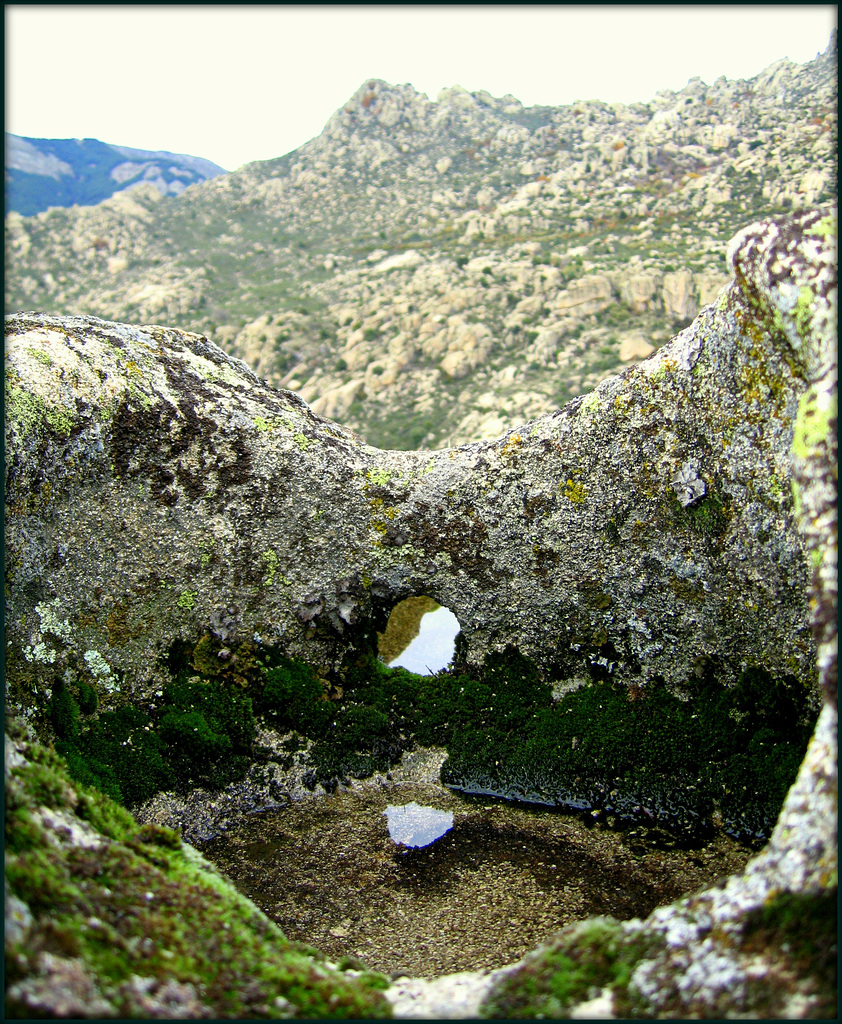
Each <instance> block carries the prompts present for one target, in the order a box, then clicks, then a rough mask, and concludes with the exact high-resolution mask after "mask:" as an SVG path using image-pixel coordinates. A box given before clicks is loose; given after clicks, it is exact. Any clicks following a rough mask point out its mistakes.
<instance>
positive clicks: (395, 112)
mask: <svg viewBox="0 0 842 1024" xmlns="http://www.w3.org/2000/svg"><path fill="white" fill-rule="evenodd" d="M835 71H836V53H835V40H832V41H831V45H830V46H829V47H828V48H827V50H826V51H825V53H824V54H822V55H820V56H819V57H818V58H817V59H816V60H815V61H812V62H810V63H809V64H805V65H795V64H792V63H791V62H788V61H779V62H777V63H776V64H774V65H772V66H771V67H770V68H767V69H766V70H765V71H763V72H762V73H761V74H760V75H758V76H756V77H755V78H754V79H751V80H749V81H728V80H727V79H724V78H721V79H718V80H717V82H715V83H714V85H712V86H707V85H705V83H703V82H701V80H699V79H692V80H691V81H690V82H688V84H687V86H685V88H684V89H682V90H680V91H679V92H672V91H670V90H661V91H660V92H659V93H657V94H656V96H655V97H654V98H653V100H652V101H651V102H650V103H648V104H644V103H639V104H631V105H628V106H627V105H623V104H614V105H610V104H607V103H603V102H602V101H595V100H591V101H581V102H578V103H575V104H571V105H567V106H563V107H524V106H523V105H522V104H520V103H519V101H517V100H516V99H515V98H514V97H512V96H510V95H507V96H504V97H502V98H494V97H492V96H490V94H488V93H485V92H476V93H469V92H468V91H467V90H465V89H462V88H461V87H458V86H456V87H453V88H450V89H445V90H442V92H441V93H440V94H439V96H438V98H437V99H436V100H430V99H429V98H428V97H427V96H426V95H424V94H423V93H419V92H418V91H417V90H415V89H414V88H413V87H412V86H409V85H397V86H394V85H389V84H388V83H385V82H382V81H380V80H377V79H367V80H365V81H364V82H363V83H362V85H361V86H360V88H359V89H357V91H356V92H355V93H354V94H353V96H352V97H351V98H350V99H349V100H347V101H346V102H345V103H344V104H343V105H342V106H341V107H340V108H339V109H338V110H337V111H336V112H335V113H334V114H333V115H332V116H331V118H330V119H329V120H328V122H327V124H326V126H325V129H324V130H323V132H322V133H321V134H320V135H319V136H316V137H315V138H314V139H312V140H310V141H309V142H307V143H305V144H304V145H303V146H302V147H300V148H299V149H298V150H295V151H293V152H292V153H288V154H286V155H284V156H282V157H279V158H277V159H275V160H269V161H261V162H256V163H252V164H247V165H245V166H244V167H242V168H240V169H239V170H237V171H235V172H232V173H230V174H226V175H223V176H219V177H217V178H214V179H212V180H210V181H207V182H205V183H203V184H202V185H199V186H197V187H196V188H193V189H190V190H189V191H188V192H186V193H184V194H183V195H181V196H178V197H172V198H171V197H166V198H161V197H160V194H158V193H154V194H153V192H152V191H151V190H150V189H148V188H146V189H143V188H139V189H134V190H133V191H131V192H125V193H123V194H122V195H121V196H118V197H114V198H112V199H109V200H107V201H106V202H105V203H102V204H100V205H99V206H97V207H91V208H87V209H84V210H77V211H66V210H53V211H50V212H49V213H47V214H40V215H39V216H37V217H35V218H31V219H24V218H20V217H16V216H14V215H11V216H10V217H9V218H7V265H8V266H10V267H12V268H13V271H12V274H11V275H10V279H8V280H7V293H6V304H7V308H8V309H15V308H17V309H43V310H49V311H53V312H83V313H89V314H91V315H95V316H102V317H105V318H108V319H118V320H124V321H126V322H134V323H138V322H153V321H154V322H161V323H167V324H168V325H172V326H179V327H182V328H184V329H187V330H191V331H198V332H201V333H205V334H207V335H208V337H210V338H212V339H213V340H214V341H216V342H217V343H218V344H220V345H221V346H222V347H223V348H224V349H226V351H229V352H231V353H232V354H235V355H238V356H240V357H242V358H244V359H245V360H246V361H247V362H248V363H249V364H250V365H251V366H253V367H254V369H255V370H256V372H257V373H258V374H259V375H260V376H262V377H264V378H265V379H267V380H269V381H270V382H271V383H273V384H275V385H276V386H281V387H287V388H290V389H291V390H294V391H297V392H299V393H300V394H301V395H302V397H303V398H304V399H305V400H306V401H308V402H311V403H313V406H314V409H315V410H316V411H317V412H319V413H321V414H323V415H327V416H329V417H331V418H334V419H336V420H338V421H339V422H341V423H343V424H344V425H346V426H348V427H350V428H352V429H354V430H356V431H358V432H360V433H362V434H363V435H364V436H366V438H367V439H369V440H370V441H371V442H372V443H374V444H377V445H378V446H380V447H417V446H424V447H438V446H441V445H442V444H446V443H448V442H458V441H462V440H471V439H474V438H482V437H492V436H497V435H499V434H500V433H501V432H503V431H504V430H505V429H507V428H509V427H511V426H513V425H515V424H517V423H519V422H523V421H525V420H527V419H531V418H533V417H535V416H538V415H541V414H542V413H544V412H546V411H548V410H549V409H551V408H556V407H558V406H559V405H562V404H563V403H564V402H566V401H568V400H569V399H570V398H573V397H575V396H576V395H578V394H582V393H584V392H585V391H587V390H589V389H590V388H592V387H593V386H595V384H596V383H598V381H599V380H601V379H603V378H604V377H605V376H606V375H609V374H610V373H614V372H618V371H619V370H620V369H622V368H623V366H625V365H628V363H629V362H630V361H633V360H634V359H638V358H642V357H644V356H645V355H648V354H650V353H651V352H652V351H654V350H655V349H656V348H658V347H659V346H660V345H661V344H663V343H664V342H665V341H666V340H667V339H668V338H669V336H670V333H671V332H672V331H673V330H674V329H675V328H676V327H680V326H682V325H683V324H686V323H688V322H689V321H690V320H692V318H693V317H694V316H695V314H696V313H697V312H698V310H699V308H700V307H701V306H703V305H705V304H706V303H708V302H710V301H712V300H713V299H714V298H715V297H716V294H717V292H718V290H719V289H720V288H721V287H722V285H724V284H725V283H726V282H727V279H728V273H727V266H726V263H725V260H724V257H723V253H724V251H725V247H726V245H727V242H728V241H729V239H730V238H731V237H732V235H733V234H734V233H735V232H736V231H737V230H738V229H739V228H740V227H742V226H743V225H744V224H745V223H747V222H749V221H750V220H752V219H755V218H758V217H762V216H770V215H781V214H784V213H789V212H793V211H795V210H798V209H802V208H805V207H813V206H819V207H823V206H829V205H831V204H832V203H833V202H834V201H835V169H836V156H835V154H836V82H835Z"/></svg>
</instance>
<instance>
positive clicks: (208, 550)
mask: <svg viewBox="0 0 842 1024" xmlns="http://www.w3.org/2000/svg"><path fill="white" fill-rule="evenodd" d="M213 544H214V540H213V537H211V538H210V539H209V540H207V541H205V543H204V544H200V545H199V564H200V565H201V567H202V568H203V569H207V567H208V566H209V565H210V563H211V559H212V558H213Z"/></svg>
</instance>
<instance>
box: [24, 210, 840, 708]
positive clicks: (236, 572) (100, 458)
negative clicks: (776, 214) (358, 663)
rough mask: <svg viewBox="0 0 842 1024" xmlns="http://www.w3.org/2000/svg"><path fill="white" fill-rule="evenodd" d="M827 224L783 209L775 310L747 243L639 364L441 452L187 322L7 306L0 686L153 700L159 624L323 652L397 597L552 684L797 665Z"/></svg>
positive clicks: (161, 634)
mask: <svg viewBox="0 0 842 1024" xmlns="http://www.w3.org/2000/svg"><path fill="white" fill-rule="evenodd" d="M829 223H831V222H830V221H828V220H826V219H825V220H820V219H819V218H818V216H810V215H803V216H801V217H800V218H799V219H797V220H796V221H795V222H793V223H792V224H791V225H789V226H788V227H787V228H786V230H787V232H789V234H788V236H787V237H791V238H792V239H793V241H792V253H791V254H790V253H788V254H787V259H788V260H789V262H790V263H791V265H792V266H791V269H790V270H788V274H789V279H790V280H792V281H795V282H797V284H793V285H792V287H793V288H797V289H800V290H798V291H797V292H796V293H795V298H792V297H791V296H790V294H789V292H787V293H786V295H787V296H788V298H786V301H787V302H788V301H790V299H791V300H792V302H793V303H794V306H793V310H794V312H791V313H789V314H786V315H785V316H786V317H788V318H789V319H788V320H786V319H785V320H782V321H781V323H780V324H779V323H778V322H777V321H776V319H775V317H776V316H777V317H778V318H779V319H780V316H782V315H784V314H780V313H777V314H776V313H775V310H778V309H779V307H780V301H783V300H780V301H778V305H775V300H774V299H773V298H772V296H774V295H775V294H776V293H775V292H774V291H773V290H772V291H770V288H769V285H768V282H767V281H766V279H765V278H764V276H763V275H764V274H766V273H768V269H767V268H765V265H764V267H761V268H758V269H757V270H755V269H753V264H751V263H747V262H746V261H747V260H748V259H749V255H748V253H747V252H746V251H745V250H744V249H743V248H742V247H741V246H737V247H736V248H735V249H734V251H733V253H732V261H733V263H734V265H735V266H736V267H737V268H738V270H739V272H740V274H741V275H745V276H741V278H740V280H739V281H738V282H737V283H735V284H733V285H732V286H730V287H729V288H728V289H727V290H725V291H723V292H722V294H721V297H720V300H719V301H718V303H717V305H716V307H715V308H710V309H708V310H707V311H706V312H705V313H704V314H703V315H702V316H701V317H700V318H698V319H697V320H696V321H695V322H694V323H693V325H692V326H691V327H689V328H687V329H686V330H685V331H683V332H682V333H681V334H679V335H678V336H677V337H676V338H675V340H674V341H673V342H672V343H671V344H670V345H668V346H666V347H665V348H664V349H663V350H661V351H660V352H659V353H657V354H656V355H654V356H653V357H651V358H650V359H649V360H647V361H645V362H643V363H641V364H639V365H636V366H633V367H631V368H629V369H628V370H627V371H625V372H624V373H623V374H622V375H620V376H618V377H613V378H610V379H609V380H607V381H605V382H604V383H603V384H602V385H600V387H599V388H597V390H596V391H595V392H593V393H592V394H591V395H589V396H587V397H586V398H585V399H578V400H575V401H573V402H571V403H569V404H568V405H567V406H566V407H565V408H564V409H562V410H561V411H559V412H556V413H553V414H551V415H548V416H545V417H543V418H542V419H539V420H535V421H533V422H531V423H527V424H526V425H524V426H523V427H522V428H520V429H519V430H518V431H512V432H510V433H508V434H507V435H505V436H504V437H502V438H501V439H499V440H497V441H495V442H482V443H476V444H471V445H464V446H462V447H460V448H456V449H450V450H445V451H440V452H433V453H423V452H386V451H379V450H377V449H374V448H371V447H369V446H367V445H365V444H363V443H361V442H360V441H359V440H358V439H357V438H356V437H354V436H353V435H351V434H350V433H348V432H347V431H344V430H341V429H340V428H338V427H337V426H335V425H334V424H331V423H330V422H328V421H325V420H322V419H320V418H319V417H317V416H316V415H314V414H313V412H312V411H311V410H310V409H309V408H308V407H307V406H306V405H305V404H304V403H303V402H302V401H301V400H300V399H298V398H297V397H296V396H295V395H293V394H291V393H288V392H278V391H275V390H273V389H272V388H270V387H268V386H266V385H265V384H263V383H262V382H261V381H260V380H259V379H258V378H256V377H255V376H254V374H253V373H252V372H251V371H250V370H249V369H248V368H247V367H246V366H245V365H244V364H242V363H240V362H238V361H237V360H234V359H232V358H229V357H228V356H225V355H224V354H223V353H222V352H221V351H220V350H219V349H217V348H216V347H215V346H214V345H213V344H211V343H209V342H207V341H206V340H205V339H204V338H202V337H199V336H196V335H191V334H187V333H185V332H181V331H176V330H171V329H166V328H161V327H128V326H125V325H118V324H111V323H106V322H103V321H98V320H95V319H92V318H87V317H64V318H57V317H51V316H47V315H36V314H21V315H16V316H12V317H10V318H8V319H7V359H6V367H7V370H6V374H7V405H6V408H7V447H6V459H7V490H6V564H7V573H8V584H7V585H8V590H7V598H8V606H7V607H8V614H7V643H8V646H7V653H8V655H9V657H10V658H11V659H12V664H13V665H14V670H13V672H12V679H13V680H18V682H17V683H16V684H14V685H13V691H12V692H13V701H14V704H15V706H18V707H24V706H25V705H26V704H28V703H30V702H31V700H32V698H33V696H34V693H35V692H36V690H37V687H38V686H43V685H45V684H46V685H49V679H50V678H51V677H52V676H53V675H55V674H59V675H60V674H61V672H63V671H64V669H65V668H66V667H68V664H69V662H73V664H74V670H76V671H81V672H83V673H85V674H86V675H89V676H90V678H91V680H92V682H94V683H95V684H96V685H97V686H98V687H100V688H103V689H105V690H109V689H119V688H120V687H121V686H122V687H128V688H130V689H131V690H132V691H134V692H135V694H136V695H138V694H142V693H144V692H148V691H149V692H151V691H153V690H154V689H155V688H156V687H157V686H158V685H159V677H160V671H161V669H160V665H161V661H162V659H165V658H166V656H167V652H168V651H169V650H170V648H171V647H172V645H173V644H174V643H175V642H176V641H178V640H190V641H192V642H194V643H195V642H196V641H197V640H198V639H199V638H200V637H201V636H202V635H204V634H207V633H212V634H219V635H220V636H221V634H220V626H219V625H218V623H219V622H220V621H221V619H222V618H225V620H226V622H227V623H228V625H227V626H226V633H225V638H224V639H225V642H226V643H227V644H228V645H229V646H231V645H232V644H236V643H238V642H242V641H243V640H245V639H250V638H252V637H255V636H257V637H259V639H260V642H261V643H263V644H265V645H269V646H278V647H281V648H282V649H284V650H286V651H288V652H290V653H292V654H295V655H298V656H302V657H304V658H305V659H306V660H308V661H309V662H311V663H314V664H317V665H320V666H322V667H323V668H324V669H325V670H331V669H336V668H338V667H339V665H340V663H341V661H342V659H343V657H344V656H345V655H346V654H347V653H348V651H349V649H350V650H353V649H354V648H355V646H356V645H358V644H359V643H360V642H361V637H362V635H363V634H364V633H366V632H368V633H369V634H370V633H371V630H372V629H373V628H375V627H376V628H382V625H383V623H384V621H385V616H386V615H387V614H388V612H389V611H390V610H391V608H392V607H393V606H394V604H395V603H397V602H398V601H399V600H401V599H403V598H404V597H407V596H409V595H412V594H427V595H429V596H431V597H433V598H434V599H435V600H437V601H439V602H440V603H442V604H444V605H446V606H447V607H449V608H451V609H452V610H453V611H454V613H455V614H456V615H457V617H458V618H459V621H460V623H461V626H462V630H463V636H464V638H465V641H466V651H467V657H468V660H469V661H473V662H477V661H481V660H482V658H483V656H484V655H485V654H486V653H487V652H488V651H491V650H501V649H503V648H505V647H506V646H508V645H512V646H515V647H517V648H518V649H520V650H521V651H522V652H523V653H524V654H526V655H527V656H529V657H531V658H532V659H533V660H535V661H536V662H537V663H538V664H539V665H541V666H543V667H544V668H545V669H552V671H553V673H554V676H555V677H556V678H560V679H567V680H569V681H570V682H571V683H573V682H575V681H576V680H577V679H580V678H582V677H583V676H585V677H587V676H588V675H589V674H592V672H593V671H594V669H595V667H597V670H598V668H599V667H601V668H602V669H603V670H604V671H605V672H606V673H610V674H611V675H612V677H613V678H614V679H615V680H617V681H619V682H621V683H625V684H631V683H645V682H646V681H647V680H649V679H653V678H655V677H661V678H663V679H666V680H668V681H669V682H670V684H671V685H673V686H677V687H679V688H685V689H687V690H688V693H689V692H690V691H691V690H692V681H693V679H694V678H696V677H697V675H699V674H700V673H701V672H702V671H708V672H714V673H716V674H717V675H718V676H719V677H720V678H721V679H722V680H723V681H728V680H730V679H733V678H734V677H735V675H736V674H737V673H738V672H739V670H740V667H741V666H744V665H746V664H750V665H757V666H762V667H764V668H765V669H767V670H768V671H769V672H771V673H773V674H779V675H786V674H789V675H794V676H796V677H798V678H799V679H801V680H802V681H803V682H804V684H805V685H809V684H810V682H811V680H813V679H814V665H815V647H814V644H813V639H812V635H811V632H810V629H809V617H810V611H809V608H808V602H807V584H808V579H809V567H808V564H807V562H806V560H805V558H804V554H803V551H802V545H801V540H800V538H799V535H798V531H797V529H796V525H795V519H794V515H793V512H794V510H793V504H792V495H791V491H790V475H791V474H790V447H791V443H792V433H793V428H794V424H795V419H796V413H797V410H798V408H799V403H803V402H805V401H807V399H806V398H805V397H804V396H805V375H806V373H807V369H806V366H803V361H804V360H808V361H810V365H811V366H812V364H813V363H814V362H815V361H816V359H817V358H818V356H816V355H815V354H813V353H812V352H811V351H805V352H803V353H802V352H801V350H797V351H795V350H793V344H794V343H793V342H792V341H791V340H788V338H789V335H788V334H787V333H786V331H790V332H792V331H797V330H803V329H804V325H805V324H807V325H808V326H809V324H810V323H812V320H811V319H810V318H811V317H814V316H818V315H819V314H818V313H816V312H814V307H815V306H816V304H820V303H822V302H823V301H825V299H824V297H823V294H822V292H821V290H820V289H821V288H825V286H826V281H825V277H826V275H827V274H828V273H829V272H830V271H829V269H828V267H829V262H828V261H830V260H831V257H829V256H828V255H827V254H828V252H830V245H831V242H830V239H829V237H828V232H829V231H830V228H828V227H826V226H825V225H826V224H829ZM777 230H778V228H776V227H774V226H772V225H765V226H760V227H758V228H757V229H756V232H757V237H758V238H760V239H761V240H762V239H768V238H770V237H772V236H773V235H774V232H776V231H777ZM746 237H747V238H749V237H751V238H754V236H753V235H752V236H746ZM747 244H748V243H747ZM760 244H761V243H760V242H757V241H753V242H752V243H751V246H755V247H756V246H757V245H760ZM762 244H766V243H762ZM769 244H771V243H769ZM750 248H751V247H750ZM751 251H752V252H753V249H751ZM831 262H832V261H831ZM815 268H820V271H819V270H817V269H815ZM823 275H824V276H823ZM788 287H789V286H788ZM817 289H819V290H817ZM758 295H759V296H760V298H757V297H756V296H758ZM790 321H791V322H792V324H794V325H795V326H794V327H791V325H790ZM781 325H782V326H781ZM809 394H812V392H809ZM818 400H819V399H817V401H818ZM821 401H822V402H824V401H825V399H824V398H822V399H821ZM822 410H823V411H822V415H826V410H825V409H824V406H822ZM800 436H801V435H800V434H799V435H798V437H800ZM805 436H809V437H812V436H813V435H812V433H810V432H809V431H808V435H805ZM805 443H806V442H805ZM818 557H819V556H818V555H815V556H814V558H818ZM822 557H824V556H822ZM33 688H35V689H33Z"/></svg>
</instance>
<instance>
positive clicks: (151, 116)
mask: <svg viewBox="0 0 842 1024" xmlns="http://www.w3.org/2000/svg"><path fill="white" fill-rule="evenodd" d="M5 12H6V131H9V132H12V133H13V134H15V135H24V136H29V137H34V138H64V139H66V138H96V139H100V140H102V141H103V142H110V143H113V144H115V145H121V146H133V147H136V148H138V149H153V150H158V149H161V150H169V151H171V152H175V153H188V154H190V155H192V156H200V157H205V158H206V159H208V160H213V161H214V162H215V163H217V164H219V165H220V166H222V167H224V168H225V169H226V170H234V169H235V168H237V167H239V166H241V165H242V164H244V163H249V162H251V161H252V160H267V159H271V158H273V157H278V156H281V155H283V154H284V153H287V152H289V151H290V150H292V149H296V148H297V147H298V146H300V145H302V144H303V143H304V142H306V141H307V140H308V139H311V138H312V137H313V136H315V135H318V134H319V132H320V131H321V130H322V128H323V127H324V124H325V122H326V121H327V119H328V118H329V117H330V115H331V114H332V113H333V112H334V111H335V110H337V109H338V108H339V107H341V106H342V105H343V104H344V103H345V102H346V100H347V99H348V98H349V97H350V96H351V95H352V94H353V93H354V92H355V91H356V90H357V89H358V88H359V87H360V85H362V83H363V81H364V80H365V79H367V78H382V79H385V80H386V81H387V82H392V83H404V82H409V83H411V84H412V85H414V86H415V88H416V89H418V90H419V91H420V92H425V93H427V95H428V96H429V97H430V98H431V99H435V98H436V96H437V94H438V92H439V90H440V89H442V88H445V87H447V86H451V85H457V84H458V85H461V86H464V87H465V88H466V89H469V90H471V91H476V90H479V89H486V90H488V92H490V93H491V94H492V95H494V96H502V95H505V94H506V93H512V94H513V95H515V96H516V97H517V98H518V99H519V100H521V102H522V103H525V104H527V105H529V104H535V103H540V104H550V105H560V104H566V103H572V102H574V101H575V100H577V99H601V100H605V101H606V102H609V103H614V102H624V103H631V102H634V101H646V100H648V99H651V98H652V97H653V96H654V94H655V93H656V92H657V91H658V90H659V89H662V88H670V89H676V90H677V89H681V88H682V87H683V86H684V85H686V84H687V81H688V80H689V79H690V78H692V77H694V76H696V75H698V76H699V77H701V78H702V79H703V80H704V81H705V82H707V83H708V84H712V83H713V82H714V81H715V80H716V79H717V78H718V77H719V76H720V75H725V76H726V77H727V78H731V79H733V78H751V77H753V76H754V75H756V74H758V73H759V72H760V71H762V70H763V69H764V68H765V67H768V65H769V64H772V63H774V62H775V61H777V60H780V59H782V58H784V57H788V58H789V59H790V60H792V61H795V62H796V63H804V62H805V61H808V60H812V59H813V58H814V57H815V56H816V54H817V53H818V52H820V51H824V50H825V48H826V47H827V44H828V41H829V39H830V34H831V31H832V29H833V28H834V26H835V24H836V6H835V5H817V6H811V5H800V4H799V5H768V6H764V5H757V6H745V7H741V6H736V5H718V6H710V7H706V6H696V5H683V6H619V7H610V6H598V5H594V6H587V5H586V6H564V5H558V6H548V5H543V6H540V5H539V6H534V7H530V6H526V5H518V6H497V5H489V6H466V7H459V6H393V7H392V6H375V7H366V6H349V5H347V6H318V5H308V6H298V7H296V6H274V5H273V6H261V5H257V6H247V5H242V6H226V5H222V6H207V7H203V6H201V5H199V6H184V7H182V6H178V5H159V6H146V7H144V6H133V5H124V6H84V5H78V6H77V5H61V6H49V5H16V4H8V5H6V7H5Z"/></svg>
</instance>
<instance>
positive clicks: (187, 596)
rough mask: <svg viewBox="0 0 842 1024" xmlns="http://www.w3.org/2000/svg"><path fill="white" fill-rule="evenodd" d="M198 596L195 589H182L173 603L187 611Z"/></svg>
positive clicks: (194, 603)
mask: <svg viewBox="0 0 842 1024" xmlns="http://www.w3.org/2000/svg"><path fill="white" fill-rule="evenodd" d="M198 596H199V592H198V591H197V590H182V591H181V593H180V594H179V595H178V600H177V601H176V602H175V603H176V604H177V605H178V607H179V608H184V609H187V610H188V611H189V610H190V609H191V608H193V607H195V605H196V598H197V597H198Z"/></svg>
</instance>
